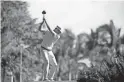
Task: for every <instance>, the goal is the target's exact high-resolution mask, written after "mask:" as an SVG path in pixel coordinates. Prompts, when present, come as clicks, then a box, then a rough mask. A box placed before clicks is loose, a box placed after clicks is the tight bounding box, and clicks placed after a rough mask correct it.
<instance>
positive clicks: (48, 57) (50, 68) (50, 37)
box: [41, 26, 61, 81]
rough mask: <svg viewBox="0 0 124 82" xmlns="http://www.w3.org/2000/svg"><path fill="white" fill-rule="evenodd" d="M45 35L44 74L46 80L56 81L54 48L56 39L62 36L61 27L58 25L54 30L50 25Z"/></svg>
mask: <svg viewBox="0 0 124 82" xmlns="http://www.w3.org/2000/svg"><path fill="white" fill-rule="evenodd" d="M48 29H49V30H48V31H45V33H44V35H43V41H42V43H41V53H42V56H43V59H44V66H43V72H44V73H43V74H44V81H54V75H55V72H56V70H57V62H56V59H55V56H54V54H53V52H52V48H53V46H54V44H55V43H56V41H57V40H58V39H59V38H60V34H61V28H60V27H59V26H57V27H56V28H55V29H54V30H53V31H52V30H51V28H50V27H48Z"/></svg>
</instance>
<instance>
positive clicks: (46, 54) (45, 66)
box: [42, 50, 49, 79]
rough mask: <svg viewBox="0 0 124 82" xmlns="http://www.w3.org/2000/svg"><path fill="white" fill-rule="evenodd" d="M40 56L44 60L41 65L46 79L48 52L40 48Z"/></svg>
mask: <svg viewBox="0 0 124 82" xmlns="http://www.w3.org/2000/svg"><path fill="white" fill-rule="evenodd" d="M42 56H43V60H44V65H43V72H44V79H47V78H48V72H49V58H48V52H47V51H46V50H42Z"/></svg>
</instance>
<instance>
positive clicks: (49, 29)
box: [45, 20, 55, 35]
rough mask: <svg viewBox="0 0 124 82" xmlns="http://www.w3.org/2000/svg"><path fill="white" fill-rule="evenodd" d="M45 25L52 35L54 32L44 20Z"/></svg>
mask: <svg viewBox="0 0 124 82" xmlns="http://www.w3.org/2000/svg"><path fill="white" fill-rule="evenodd" d="M45 22H46V20H45ZM46 25H47V28H48V30H49V31H50V32H51V33H52V34H53V35H55V34H54V32H53V31H52V29H51V28H50V27H49V25H48V24H47V22H46Z"/></svg>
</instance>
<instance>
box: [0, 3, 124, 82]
mask: <svg viewBox="0 0 124 82" xmlns="http://www.w3.org/2000/svg"><path fill="white" fill-rule="evenodd" d="M27 7H28V4H27V3H26V2H21V1H2V2H1V26H2V27H1V57H2V59H1V61H2V62H1V67H2V69H1V74H2V82H7V79H9V77H12V76H13V78H14V79H13V80H14V82H20V57H21V54H22V78H23V79H22V80H23V82H29V81H31V80H37V79H38V77H39V76H42V71H43V70H42V67H43V60H42V54H40V44H38V45H36V43H37V42H40V41H41V39H42V32H41V31H39V26H40V24H36V23H35V22H36V20H37V19H32V18H31V17H30V15H29V12H28V11H27ZM82 28H83V27H82ZM120 32H121V28H117V27H116V26H115V25H114V22H113V20H110V23H109V24H104V25H101V26H98V28H97V29H96V30H95V31H93V30H92V29H91V34H87V33H81V34H79V35H75V34H74V33H73V32H72V31H71V30H69V29H65V30H64V32H63V33H62V34H61V38H60V39H59V41H58V42H57V43H56V44H55V46H54V48H53V52H54V54H55V57H56V59H57V62H58V71H57V74H56V78H55V79H56V80H70V81H71V80H77V79H78V81H79V82H123V81H124V34H123V35H122V36H120ZM21 44H26V45H31V44H32V46H31V47H29V48H26V49H23V48H22V47H21ZM83 60H88V61H89V62H90V63H89V64H87V63H88V62H87V63H86V62H83ZM8 82H9V81H8Z"/></svg>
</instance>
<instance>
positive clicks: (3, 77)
mask: <svg viewBox="0 0 124 82" xmlns="http://www.w3.org/2000/svg"><path fill="white" fill-rule="evenodd" d="M4 80H5V67H3V76H2V82H4Z"/></svg>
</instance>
